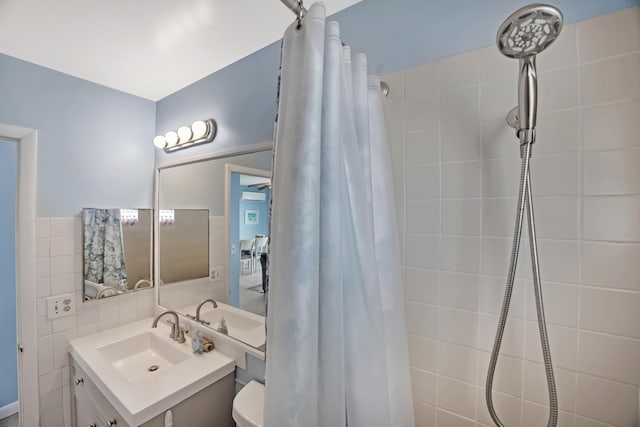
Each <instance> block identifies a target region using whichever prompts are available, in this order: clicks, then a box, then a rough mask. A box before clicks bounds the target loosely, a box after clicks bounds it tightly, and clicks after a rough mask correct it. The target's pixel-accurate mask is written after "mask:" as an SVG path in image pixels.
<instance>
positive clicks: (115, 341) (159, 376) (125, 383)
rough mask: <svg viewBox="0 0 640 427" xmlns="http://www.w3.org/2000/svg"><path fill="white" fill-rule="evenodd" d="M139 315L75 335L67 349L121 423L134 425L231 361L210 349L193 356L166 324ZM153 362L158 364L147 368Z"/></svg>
mask: <svg viewBox="0 0 640 427" xmlns="http://www.w3.org/2000/svg"><path fill="white" fill-rule="evenodd" d="M152 322H153V319H152V318H150V319H144V320H141V321H138V322H135V323H131V324H128V325H125V326H121V327H119V328H115V329H110V330H107V331H104V332H101V333H99V334H93V335H89V336H86V337H82V338H76V339H74V340H71V342H70V343H69V352H70V353H71V355H72V356H73V358H74V360H75V361H76V362H77V363H78V365H79V366H80V368H82V370H83V371H85V374H86V375H87V376H88V377H89V379H91V381H92V382H93V383H94V384H95V386H96V387H97V388H98V390H100V392H102V394H103V395H104V396H105V397H106V398H107V400H108V401H109V403H111V405H112V406H113V407H114V408H115V409H116V410H117V411H118V413H120V415H121V416H122V417H123V418H124V420H125V421H126V422H127V424H129V425H131V426H138V425H141V424H144V423H145V422H147V421H149V420H150V419H152V418H153V417H155V416H157V415H159V414H161V413H162V412H164V411H166V410H167V409H170V408H171V407H173V406H175V405H176V404H178V403H179V402H182V401H183V400H185V399H187V398H188V397H190V396H192V395H193V394H195V393H197V392H198V391H200V390H203V389H204V388H206V387H208V386H209V385H211V384H213V383H215V382H216V381H218V380H220V379H222V378H224V377H225V376H227V375H229V374H231V373H233V371H234V370H235V361H234V360H233V359H231V358H230V357H228V356H226V355H224V354H222V353H220V352H219V351H217V350H213V351H212V352H210V353H206V354H199V355H194V354H193V353H192V351H191V343H190V340H187V342H185V343H182V344H180V343H177V342H175V341H173V340H172V339H171V338H169V327H168V325H166V324H165V323H164V322H159V323H158V327H157V328H151V323H152ZM153 365H155V366H157V368H158V369H155V370H152V371H149V368H150V367H152V366H153Z"/></svg>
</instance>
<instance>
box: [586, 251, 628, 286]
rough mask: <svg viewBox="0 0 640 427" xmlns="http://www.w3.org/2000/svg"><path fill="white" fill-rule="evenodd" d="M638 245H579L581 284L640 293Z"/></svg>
mask: <svg viewBox="0 0 640 427" xmlns="http://www.w3.org/2000/svg"><path fill="white" fill-rule="evenodd" d="M638 260H640V245H638V244H632V243H631V244H630V243H601V242H583V243H582V282H583V283H585V284H588V285H595V286H604V287H607V288H618V289H630V290H635V291H640V280H638V277H640V263H639V262H638Z"/></svg>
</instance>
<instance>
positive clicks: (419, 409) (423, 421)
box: [413, 401, 436, 427]
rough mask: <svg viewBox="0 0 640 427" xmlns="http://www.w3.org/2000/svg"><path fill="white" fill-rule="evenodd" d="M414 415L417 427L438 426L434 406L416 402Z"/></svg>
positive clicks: (414, 403)
mask: <svg viewBox="0 0 640 427" xmlns="http://www.w3.org/2000/svg"><path fill="white" fill-rule="evenodd" d="M413 413H414V416H415V422H416V427H433V426H435V425H436V411H435V409H434V408H433V406H431V405H426V404H424V403H421V402H417V401H414V402H413Z"/></svg>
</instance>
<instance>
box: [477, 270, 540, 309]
mask: <svg viewBox="0 0 640 427" xmlns="http://www.w3.org/2000/svg"><path fill="white" fill-rule="evenodd" d="M506 283H507V279H506V277H491V276H480V282H479V284H478V286H479V288H478V289H479V292H478V310H479V311H481V312H483V313H488V314H495V315H498V314H500V310H501V308H502V302H503V300H504V291H505V287H506ZM529 290H530V288H529V287H528V286H525V281H524V280H522V279H516V281H515V283H514V285H513V293H512V294H511V304H510V306H509V316H511V317H519V318H523V317H524V307H525V305H524V303H525V293H526V292H528V291H529ZM525 291H526V292H525Z"/></svg>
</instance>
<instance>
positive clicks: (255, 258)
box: [157, 150, 272, 349]
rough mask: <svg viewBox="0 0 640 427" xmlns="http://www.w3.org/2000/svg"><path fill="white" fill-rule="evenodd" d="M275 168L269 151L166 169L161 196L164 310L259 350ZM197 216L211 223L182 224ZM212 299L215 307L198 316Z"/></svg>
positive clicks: (160, 183)
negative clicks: (169, 310) (171, 311)
mask: <svg viewBox="0 0 640 427" xmlns="http://www.w3.org/2000/svg"><path fill="white" fill-rule="evenodd" d="M271 163H272V151H271V150H267V151H259V152H255V153H249V154H242V155H237V156H230V157H224V158H217V159H211V160H206V161H199V162H194V163H189V164H182V165H179V166H172V167H166V168H161V169H160V171H159V180H158V193H157V194H158V197H159V199H158V204H157V206H158V208H159V224H160V225H159V228H158V242H157V247H158V248H159V253H158V260H159V264H158V270H159V272H160V273H159V274H160V279H161V280H160V287H159V289H158V291H159V292H158V293H159V303H160V305H162V306H164V307H166V308H169V309H172V310H175V311H177V312H179V313H181V314H183V315H186V316H188V317H193V318H195V317H196V316H197V315H199V319H200V321H201V322H202V323H203V324H204V325H206V326H208V327H210V328H213V329H215V330H217V331H219V332H222V333H227V334H228V335H229V336H230V337H232V338H235V339H238V340H240V341H243V342H244V343H246V344H248V345H250V346H253V347H255V348H258V349H262V348H263V347H264V343H265V318H264V316H265V313H266V301H267V294H266V291H268V271H267V269H268V265H267V264H268V262H267V248H268V242H269V238H268V235H269V203H270V198H271V188H270V183H271V180H270V177H271ZM196 212H197V213H199V215H207V216H208V217H207V221H205V220H204V218H202V217H201V216H198V219H197V222H198V224H199V225H197V226H196V224H195V223H188V224H184V225H183V224H180V221H181V219H180V218H181V216H182V215H186V214H189V215H190V218H191V221H195V219H194V217H195V216H196ZM203 212H205V214H202V213H203ZM185 221H186V217H185ZM165 222H166V223H167V224H165V225H163V223H165ZM178 227H186V229H188V231H184V232H182V231H178ZM205 239H206V240H205ZM203 242H204V243H203ZM203 245H206V248H204V247H203ZM196 247H197V250H196ZM205 253H206V260H205V259H204V254H205ZM195 257H197V259H198V260H199V261H198V262H196V260H195V259H194V258H195ZM205 261H206V262H205ZM178 272H179V273H178ZM207 299H213V300H215V301H216V306H217V307H214V305H213V304H211V303H209V304H203V305H202V306H201V308H200V310H199V312H197V309H198V306H199V305H200V303H202V302H203V301H205V300H207Z"/></svg>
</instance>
